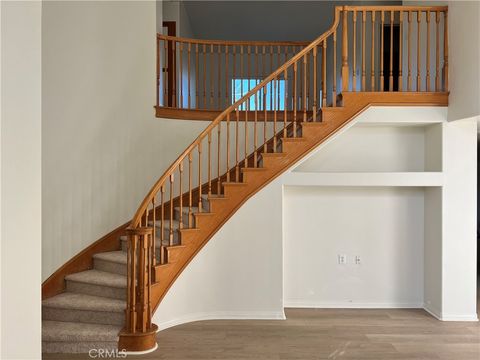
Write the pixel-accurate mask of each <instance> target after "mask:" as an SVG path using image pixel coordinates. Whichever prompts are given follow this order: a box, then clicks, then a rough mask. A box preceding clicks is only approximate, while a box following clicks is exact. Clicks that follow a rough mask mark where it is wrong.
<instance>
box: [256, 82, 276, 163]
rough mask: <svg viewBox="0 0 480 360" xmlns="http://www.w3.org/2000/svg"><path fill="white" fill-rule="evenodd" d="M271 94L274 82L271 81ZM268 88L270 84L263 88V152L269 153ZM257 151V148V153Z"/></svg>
mask: <svg viewBox="0 0 480 360" xmlns="http://www.w3.org/2000/svg"><path fill="white" fill-rule="evenodd" d="M269 84H270V92H272V82H271V81H270V83H269ZM267 88H268V84H267V85H265V86H264V88H263V112H264V116H263V151H264V152H267ZM270 106H272V103H270ZM256 151H257V148H256V147H255V153H256Z"/></svg>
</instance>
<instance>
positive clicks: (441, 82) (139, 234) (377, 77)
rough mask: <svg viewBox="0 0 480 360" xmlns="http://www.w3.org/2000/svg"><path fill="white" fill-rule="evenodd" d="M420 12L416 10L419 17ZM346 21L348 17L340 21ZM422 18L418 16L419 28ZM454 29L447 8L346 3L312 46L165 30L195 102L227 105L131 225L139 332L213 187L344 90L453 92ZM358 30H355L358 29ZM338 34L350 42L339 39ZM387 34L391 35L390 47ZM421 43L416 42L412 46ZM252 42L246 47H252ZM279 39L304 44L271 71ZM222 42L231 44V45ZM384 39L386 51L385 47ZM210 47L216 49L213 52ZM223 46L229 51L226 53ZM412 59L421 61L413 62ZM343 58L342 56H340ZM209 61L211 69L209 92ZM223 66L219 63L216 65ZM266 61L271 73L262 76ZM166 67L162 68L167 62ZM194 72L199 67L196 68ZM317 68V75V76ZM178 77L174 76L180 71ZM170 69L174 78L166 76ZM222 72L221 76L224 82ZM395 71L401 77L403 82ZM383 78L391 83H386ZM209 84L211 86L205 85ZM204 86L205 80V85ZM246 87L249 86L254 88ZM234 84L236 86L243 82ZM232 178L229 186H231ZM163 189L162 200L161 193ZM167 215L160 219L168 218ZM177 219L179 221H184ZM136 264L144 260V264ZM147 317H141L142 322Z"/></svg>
mask: <svg viewBox="0 0 480 360" xmlns="http://www.w3.org/2000/svg"><path fill="white" fill-rule="evenodd" d="M423 13H426V14H427V16H423V15H422V14H423ZM442 13H443V17H442V19H443V21H444V22H443V23H444V32H443V34H442V35H443V39H442V41H443V46H442V47H441V46H440V35H439V34H440V31H439V23H440V21H441V19H440V17H441V16H440V14H442ZM342 15H343V16H342ZM396 15H398V16H397V18H398V23H399V28H398V29H399V31H398V33H396V35H394V24H395V23H396ZM412 15H415V17H414V16H412ZM432 15H435V20H434V21H431V20H433V19H431V18H430V16H432ZM357 16H360V17H361V19H360V20H359V21H357ZM368 16H370V17H368ZM405 16H406V20H407V21H408V23H407V24H405V25H408V26H403V22H404V17H405ZM350 18H351V22H350ZM367 18H368V19H369V20H368V21H367ZM341 19H342V23H341V24H342V25H341V26H340V20H341ZM413 19H415V20H413ZM423 19H425V23H426V24H427V27H428V28H427V37H426V39H427V41H426V43H427V46H426V51H427V54H428V55H425V58H426V59H425V61H422V53H420V51H424V49H423V47H421V46H420V41H421V36H420V35H421V34H420V31H421V23H422V22H423ZM412 23H413V24H415V23H416V24H415V26H414V28H413V29H412ZM379 24H381V26H382V28H381V32H380V33H378V34H375V32H376V30H375V29H376V28H378V27H376V25H379ZM431 24H433V25H434V26H435V30H436V31H435V32H432V31H431V30H432V29H430V26H431ZM367 25H368V26H369V27H370V28H371V29H372V30H373V31H371V33H370V35H369V36H368V37H367V36H366V27H367ZM357 26H360V27H361V29H357ZM446 27H447V7H435V6H432V7H429V6H428V7H427V6H421V7H414V6H406V7H404V6H343V7H341V6H336V7H335V13H334V22H333V24H332V26H331V27H330V29H328V30H327V31H326V32H325V33H323V34H322V35H321V36H319V37H318V38H317V39H315V40H314V41H312V42H311V43H309V44H305V43H300V45H299V43H298V42H275V43H273V42H262V41H257V42H241V41H240V42H225V41H219V40H196V39H183V38H174V37H168V36H164V35H157V41H158V39H161V40H164V41H165V43H164V46H163V47H161V48H164V49H165V51H167V50H168V49H169V48H171V49H173V50H175V49H176V48H179V49H188V58H187V59H186V61H187V63H188V67H187V74H188V82H189V84H190V76H194V77H195V81H194V82H195V93H194V94H193V93H191V89H190V86H189V88H188V102H189V104H190V101H193V100H192V99H193V98H195V101H196V104H197V105H198V102H199V101H200V100H202V99H203V102H204V104H206V103H207V96H208V95H207V94H209V95H210V98H209V101H208V102H209V103H210V104H211V105H212V106H213V105H215V106H217V110H218V109H219V108H221V106H222V104H221V102H220V101H221V99H225V100H226V101H225V106H224V110H223V111H222V112H221V113H220V114H218V115H217V116H216V117H215V118H214V119H213V121H211V122H210V124H209V125H208V126H207V127H206V128H205V129H204V130H203V131H202V132H201V133H200V135H199V136H198V137H197V138H196V139H195V140H194V141H193V142H192V143H191V144H190V145H189V146H188V147H187V148H186V149H185V150H184V151H183V152H182V154H180V156H179V157H178V158H177V159H176V160H175V161H174V162H173V163H172V164H171V165H170V166H169V167H168V168H167V170H166V171H165V172H164V173H163V175H162V176H161V177H160V178H159V179H158V180H157V181H156V182H155V184H154V185H153V187H152V188H151V189H150V191H149V192H148V194H147V195H146V196H145V198H144V200H143V201H142V203H141V204H140V206H139V208H138V209H137V211H136V213H135V215H134V217H133V219H132V221H131V224H130V227H129V230H128V233H129V242H130V244H131V246H130V247H129V269H130V270H129V273H128V277H129V280H128V281H129V282H128V283H129V287H128V297H127V298H128V299H129V300H128V311H129V321H128V322H127V325H128V328H129V329H130V331H131V332H135V331H140V332H147V331H151V328H150V327H153V324H151V308H150V304H149V291H150V286H151V285H152V277H151V273H152V269H153V267H155V266H158V265H159V266H161V265H164V264H166V263H167V262H168V261H169V259H168V256H169V252H170V249H169V247H174V246H175V245H177V244H178V241H177V242H176V240H175V234H176V233H178V232H177V229H185V228H193V227H194V226H193V220H194V218H197V216H195V217H194V216H193V213H194V211H195V212H197V213H202V212H204V211H206V209H203V202H202V196H203V195H208V196H212V195H215V194H217V195H221V194H222V189H223V187H228V185H231V183H230V181H233V182H236V183H238V182H240V181H241V180H242V179H245V178H244V177H243V171H244V170H249V171H250V170H257V169H256V168H257V167H261V165H260V163H259V159H260V158H262V159H263V158H264V156H263V154H266V153H268V152H272V153H275V152H277V151H279V149H278V145H281V146H285V144H288V141H287V142H285V141H284V140H286V139H288V138H296V137H297V136H301V133H300V132H301V131H302V129H303V127H302V125H301V123H305V122H309V121H314V122H316V121H322V116H321V115H322V110H323V109H324V108H325V107H335V106H337V102H339V101H341V96H337V95H338V94H342V93H343V94H345V93H347V92H348V91H359V90H361V91H372V92H374V91H378V89H380V91H416V92H421V91H425V92H428V91H430V89H431V88H435V91H447V90H448V39H447V34H448V31H447V30H448V29H447V28H446ZM349 28H350V29H351V31H350V33H349ZM404 29H407V31H408V37H407V39H406V45H405V44H404V41H403V35H404V34H403V31H404ZM414 30H416V31H417V33H416V36H415V35H413V40H412V33H414ZM357 31H358V32H357ZM377 31H378V30H377ZM387 31H388V32H389V33H388V36H386V35H385V32H387ZM431 32H432V33H435V34H436V38H435V45H436V46H435V49H436V53H435V57H434V58H435V59H436V61H435V62H433V61H430V56H431V54H430V51H432V52H433V50H434V49H433V48H432V49H430V44H431V43H432V42H433V41H432V40H431V39H430V36H431ZM351 34H353V36H351ZM357 34H361V36H360V38H361V44H357V42H358V41H357V36H356V35H357ZM394 36H397V37H398V41H399V44H400V48H399V49H398V50H399V52H398V53H399V54H400V55H395V54H394V50H393V49H394V39H395V37H394ZM337 40H338V41H341V42H342V43H341V44H338V45H337ZM379 40H380V42H381V44H380V43H379ZM395 40H397V39H395ZM384 41H389V42H388V43H386V44H385V46H384V44H383V42H384ZM177 42H178V43H180V46H177V47H176V43H177ZM412 42H414V43H413V44H412ZM167 43H168V44H167ZM185 43H188V45H187V46H183V45H182V44H185ZM192 45H194V46H192ZM207 45H208V46H207ZM387 45H388V46H387ZM228 46H234V47H233V48H232V51H229V49H228ZM237 46H239V47H240V48H239V50H240V51H238V52H237V51H236V50H237ZM245 46H246V49H244V47H245ZM266 46H271V48H270V49H266ZM273 46H278V47H280V46H288V47H291V48H292V52H294V51H295V52H296V53H295V54H294V55H293V56H292V57H290V58H289V55H290V54H291V52H290V51H289V50H288V51H286V52H285V53H284V54H283V55H284V59H283V60H284V62H283V64H282V65H280V66H278V67H277V69H276V70H274V71H271V70H272V68H273V54H274V51H273ZM302 46H304V47H303V49H300V51H297V50H298V49H297V47H302ZM403 46H406V47H407V48H408V51H404V49H403ZM222 47H224V50H225V51H224V52H223V51H222ZM376 47H377V49H375V48H376ZM161 48H159V49H161ZM349 48H352V49H353V54H352V55H353V56H352V57H353V61H352V60H351V59H350V58H349ZM440 48H441V49H443V56H442V60H443V64H442V66H443V69H442V71H441V72H440V69H439V68H440V58H441V57H440V54H439V49H440ZM199 49H200V53H199ZM412 49H413V50H412ZM268 50H270V51H268ZM207 51H209V52H208V53H207ZM357 51H358V54H359V55H358V58H359V59H361V66H360V67H359V66H357V65H358V64H357V61H356V59H357V58H356V57H357V54H356V52H357ZM415 51H416V53H415ZM158 53H160V52H158ZM192 53H194V55H195V61H196V63H195V64H194V65H192V66H191V64H190V60H191V55H192ZM207 54H208V56H207ZM222 54H225V58H224V59H222ZM228 54H230V55H232V61H231V62H229V59H228ZM237 54H239V56H240V57H239V59H236V56H237ZM245 54H247V56H248V57H247V58H246V59H247V61H246V67H247V71H244V68H243V65H244V63H245V61H244V55H245ZM360 54H361V56H360ZM378 54H380V57H383V56H386V59H388V61H386V59H385V61H384V60H383V58H382V60H381V61H376V60H375V57H376V56H378ZM402 54H403V56H407V57H408V59H402V58H401V57H402ZM164 55H165V56H164V58H165V59H167V60H165V61H166V62H168V63H170V65H171V66H170V67H169V69H170V70H167V71H176V70H175V69H176V67H177V61H176V58H175V56H172V54H169V55H168V56H167V53H165V54H164ZM182 55H183V54H182V53H181V54H180V56H179V57H180V59H181V60H180V72H181V71H182V69H181V67H182V65H183V60H185V56H183V57H182ZM268 55H270V59H269V60H270V61H269V63H270V70H268V71H271V73H270V74H269V75H266V76H265V71H267V70H265V69H267V68H268V66H267V60H266V58H267V56H268ZM387 56H388V57H387ZM394 56H399V58H398V59H397V60H398V61H399V64H396V63H394V58H393V57H394ZM158 57H159V58H160V57H161V56H158ZM368 57H370V58H368ZM280 58H281V57H280V51H279V52H278V54H277V60H278V62H280ZM411 58H413V59H414V60H415V59H416V64H415V67H414V69H413V70H412V61H411ZM168 59H169V60H168ZM237 60H238V61H237ZM337 60H340V61H339V63H338V61H337ZM405 60H406V61H405ZM200 61H202V63H201V66H200V65H199V64H200ZM230 63H233V64H238V63H240V64H241V68H240V72H239V73H240V78H241V79H242V83H241V87H242V91H241V95H242V96H241V98H240V99H238V100H236V101H234V102H233V104H228V97H229V96H228V94H229V89H228V86H229V68H228V64H230ZM367 63H370V69H369V76H368V81H366V78H367V75H366V74H367V66H366V64H367ZM207 64H209V65H208V66H209V67H210V73H209V78H208V83H209V84H208V85H209V88H208V92H207V77H206V73H207V70H206V69H207ZM402 64H408V80H407V84H408V86H406V87H405V86H402V84H401V82H402V81H403V77H402V76H403V75H402V73H403V69H402ZM215 65H216V66H217V68H216V69H215V72H213V71H212V70H213V68H214V66H215ZM424 65H425V67H427V68H425V67H424ZM430 66H436V68H435V70H433V69H430ZM202 68H203V72H204V76H203V77H202V78H199V72H200V71H201V69H202ZM360 68H361V71H360ZM172 69H173V70H172ZM260 69H261V70H262V72H263V74H262V76H261V77H262V79H261V80H260V76H259V71H260ZM397 70H398V73H397ZM157 71H160V65H159V64H158V63H157ZM357 71H358V73H359V74H360V73H361V76H358V80H360V84H357V75H356V74H357ZM412 71H413V72H414V73H416V81H415V83H416V86H414V88H415V89H414V90H412V86H411V85H412V81H411V75H412ZM193 72H195V74H192V73H193ZM183 73H185V72H183ZM235 73H236V68H235V67H234V68H233V71H232V77H235ZM245 73H246V75H247V78H246V80H245V82H244V79H243V75H244V74H245ZM222 74H225V79H221V75H222ZM252 74H253V75H254V77H253V78H251V75H252ZM312 74H313V79H311V77H312ZM351 74H352V76H351ZM430 74H435V78H433V77H431V76H430ZM168 76H169V77H171V74H169V75H168ZM163 77H164V78H165V75H163ZM159 78H160V73H158V74H157V79H159ZM215 79H218V81H217V82H216V83H215ZM394 79H396V81H398V84H397V86H396V87H395V83H394ZM432 80H434V84H435V86H432V85H433V84H431V81H432ZM182 81H183V79H182ZM378 81H382V84H381V85H380V86H378V85H377V84H378V83H377V82H378ZM383 81H385V84H384V83H383ZM192 82H193V81H192ZM202 83H203V85H201V84H202ZM222 85H225V89H222V88H221V87H222ZM414 85H415V84H414ZM180 86H181V85H180ZM199 86H203V88H202V89H201V90H202V91H201V92H200V90H199ZM252 87H253V88H252ZM243 88H245V89H246V90H247V91H246V93H245V94H244V93H243ZM177 89H178V88H177V87H176V83H174V84H173V85H165V84H164V87H163V92H162V91H160V89H158V93H163V94H169V93H173V94H175V93H179V94H183V92H182V90H183V89H182V87H180V88H179V89H178V90H177ZM231 92H232V93H233V89H232V91H231ZM217 93H218V98H215V97H214V94H217ZM202 95H203V96H202ZM232 95H233V94H232ZM183 100H184V99H183V97H182V95H180V97H179V98H178V99H177V98H176V97H175V98H174V99H170V100H169V103H170V104H172V106H171V107H175V106H174V105H175V104H177V101H178V102H179V103H180V105H182V103H183ZM338 105H341V103H340V102H339V103H338ZM268 117H270V118H272V121H273V124H272V125H273V126H272V127H269V126H268V125H267V118H268ZM224 121H225V123H224ZM242 123H243V124H242ZM222 127H223V129H222ZM292 141H293V140H292ZM295 141H296V139H295ZM223 146H225V150H226V151H225V152H223V151H222V147H223ZM280 151H281V150H280ZM225 153H226V155H225V156H224V154H225ZM187 173H188V177H187ZM212 175H213V176H212ZM224 182H226V183H227V184H224ZM185 187H186V188H185ZM157 196H158V197H159V201H157ZM197 206H198V207H197ZM195 208H196V210H195ZM184 209H185V210H187V213H185V214H184V213H183V211H184ZM176 211H179V216H178V217H177V216H175V212H176ZM175 219H177V220H178V221H176V220H175ZM158 223H160V224H159V226H158V225H157V224H158ZM175 226H176V228H174V227H175ZM156 232H160V236H159V238H160V249H159V250H160V251H159V252H160V257H159V263H158V264H156V259H155V256H156V249H155V237H156V235H155V234H156ZM177 236H178V235H177ZM177 240H178V239H177ZM139 249H143V250H142V251H143V252H141V253H140V252H139V251H140V250H139ZM137 253H138V254H137ZM151 257H153V258H151ZM137 258H138V259H137ZM137 260H138V261H137ZM136 264H139V266H137V265H136ZM140 277H141V278H140ZM132 289H133V290H132ZM137 290H138V291H139V294H140V295H136V294H135V293H132V291H137ZM138 321H140V323H138V324H137V322H138ZM149 328H150V330H149Z"/></svg>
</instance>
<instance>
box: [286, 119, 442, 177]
mask: <svg viewBox="0 0 480 360" xmlns="http://www.w3.org/2000/svg"><path fill="white" fill-rule="evenodd" d="M441 146H442V124H440V123H438V124H411V123H408V124H399V123H395V124H379V123H374V124H372V123H358V124H356V125H354V126H352V127H351V128H350V129H348V130H347V131H345V132H344V133H343V134H342V136H338V137H336V138H335V139H334V140H332V141H331V142H329V143H327V144H325V145H324V146H322V151H319V152H317V153H315V154H314V155H312V156H311V157H310V158H308V159H307V160H306V161H304V162H303V163H302V164H300V165H299V166H298V167H296V168H295V170H294V172H321V173H325V172H329V173H344V172H355V173H358V172H363V173H365V172H367V173H368V172H383V173H388V172H390V173H398V172H441V171H442V156H441V154H442V148H441Z"/></svg>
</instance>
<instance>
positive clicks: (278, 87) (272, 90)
mask: <svg viewBox="0 0 480 360" xmlns="http://www.w3.org/2000/svg"><path fill="white" fill-rule="evenodd" d="M261 81H262V80H261V79H232V103H235V102H236V101H237V100H240V99H241V98H242V97H243V96H244V95H245V94H247V93H248V92H249V91H250V90H252V89H253V88H255V86H257V85H258V84H260V82H261ZM265 95H266V99H265V103H266V104H265V105H266V106H265V107H266V109H264V107H263V103H264V99H263V96H264V90H263V89H262V90H260V91H259V92H258V97H257V108H255V96H252V97H251V98H250V99H249V104H248V105H249V106H248V109H249V110H284V109H285V80H277V81H275V82H273V81H271V82H270V83H269V84H267V86H266V92H265ZM274 95H275V96H276V98H274ZM245 108H246V104H245V103H244V104H243V105H242V106H240V110H245ZM275 108H276V109H275Z"/></svg>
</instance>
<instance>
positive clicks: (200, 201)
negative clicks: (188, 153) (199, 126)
mask: <svg viewBox="0 0 480 360" xmlns="http://www.w3.org/2000/svg"><path fill="white" fill-rule="evenodd" d="M197 152H198V212H202V140H200V142H199V143H198V146H197Z"/></svg>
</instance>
